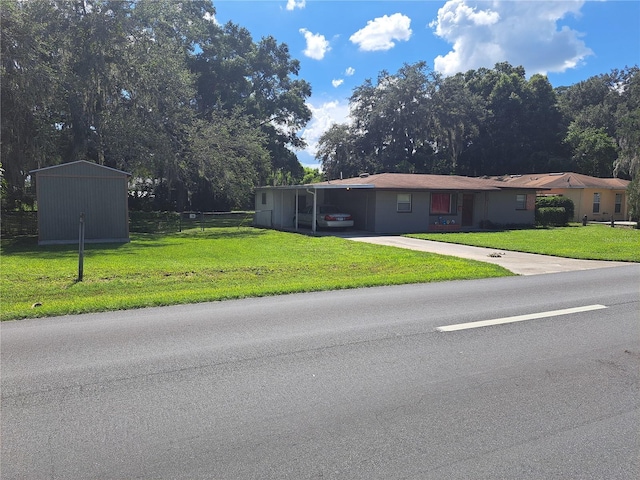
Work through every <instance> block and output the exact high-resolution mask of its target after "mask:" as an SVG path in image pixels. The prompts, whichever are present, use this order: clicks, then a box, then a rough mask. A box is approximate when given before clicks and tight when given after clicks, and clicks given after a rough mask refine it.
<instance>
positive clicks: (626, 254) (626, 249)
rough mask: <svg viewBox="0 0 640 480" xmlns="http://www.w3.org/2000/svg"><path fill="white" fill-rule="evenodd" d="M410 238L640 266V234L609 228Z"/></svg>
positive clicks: (534, 230)
mask: <svg viewBox="0 0 640 480" xmlns="http://www.w3.org/2000/svg"><path fill="white" fill-rule="evenodd" d="M408 236H410V237H414V238H421V239H425V240H436V241H440V242H449V243H459V244H462V245H472V246H476V247H489V248H499V249H501V250H513V251H518V252H528V253H540V254H545V255H553V256H556V257H568V258H580V259H588V260H610V261H622V262H640V230H633V229H629V228H611V227H609V226H605V225H588V226H586V227H583V226H581V225H580V226H577V225H575V226H569V227H556V228H536V229H530V230H505V231H499V232H471V233H433V234H415V235H408Z"/></svg>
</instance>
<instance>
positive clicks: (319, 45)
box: [299, 28, 331, 60]
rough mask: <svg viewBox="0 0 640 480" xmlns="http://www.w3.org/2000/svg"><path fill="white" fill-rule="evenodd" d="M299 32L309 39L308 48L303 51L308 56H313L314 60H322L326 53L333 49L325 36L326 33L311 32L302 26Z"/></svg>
mask: <svg viewBox="0 0 640 480" xmlns="http://www.w3.org/2000/svg"><path fill="white" fill-rule="evenodd" d="M299 32H300V33H301V34H303V35H304V38H305V40H306V41H307V48H306V49H305V50H304V52H303V53H304V54H305V55H306V56H307V57H309V58H313V59H314V60H322V59H323V58H324V56H325V54H326V53H327V52H328V51H329V50H331V48H330V47H329V41H328V40H327V39H326V38H324V35H320V34H319V33H311V32H310V31H309V30H307V29H306V28H301V29H300V30H299Z"/></svg>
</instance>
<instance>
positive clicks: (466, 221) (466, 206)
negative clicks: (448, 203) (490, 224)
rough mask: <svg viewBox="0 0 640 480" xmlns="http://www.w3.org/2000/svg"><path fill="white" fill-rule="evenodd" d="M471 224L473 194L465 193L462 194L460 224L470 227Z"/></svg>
mask: <svg viewBox="0 0 640 480" xmlns="http://www.w3.org/2000/svg"><path fill="white" fill-rule="evenodd" d="M472 225H473V194H471V193H465V194H464V195H462V226H463V227H470V226H472Z"/></svg>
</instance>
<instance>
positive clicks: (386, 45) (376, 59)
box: [213, 0, 640, 168]
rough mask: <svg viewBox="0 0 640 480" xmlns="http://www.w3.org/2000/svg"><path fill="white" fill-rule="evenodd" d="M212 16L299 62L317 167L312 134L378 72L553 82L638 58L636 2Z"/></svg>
mask: <svg viewBox="0 0 640 480" xmlns="http://www.w3.org/2000/svg"><path fill="white" fill-rule="evenodd" d="M213 4H214V6H215V8H216V18H215V21H217V22H218V23H221V24H224V23H226V22H228V21H231V22H233V23H236V24H238V25H241V26H243V27H245V28H247V29H248V30H249V31H250V32H251V34H252V35H253V37H254V39H255V40H256V41H257V40H259V39H260V38H261V37H264V36H268V35H271V36H273V37H275V39H276V40H277V41H278V42H279V43H286V44H287V45H288V46H289V51H290V54H291V56H292V57H293V58H296V59H298V60H300V64H301V68H300V75H299V78H303V79H305V80H307V81H308V82H309V83H310V84H311V87H312V96H311V98H310V99H309V100H308V104H309V107H310V108H311V110H312V112H313V118H312V120H311V121H310V122H309V124H308V125H307V127H306V128H305V130H304V131H303V132H302V135H303V137H304V138H305V140H306V141H307V143H308V147H307V148H306V149H305V150H303V151H298V152H296V153H297V155H298V159H299V160H300V162H301V163H302V164H303V165H305V166H310V167H314V168H315V167H318V166H319V164H318V162H317V161H316V160H315V158H314V155H315V148H316V145H317V141H318V138H319V137H320V135H321V134H322V133H323V132H324V131H325V130H326V129H327V128H329V126H330V125H331V124H332V123H335V122H345V121H348V114H349V109H348V99H349V96H350V95H351V93H352V91H353V89H354V88H355V87H357V86H359V85H361V84H362V83H363V82H364V81H365V79H367V78H371V79H372V80H375V79H376V78H377V76H378V73H379V72H380V71H381V70H387V71H388V72H390V73H395V72H397V70H398V69H399V68H400V67H401V66H402V65H403V64H404V63H415V62H417V61H420V60H424V61H425V62H427V64H428V65H429V66H430V67H431V68H432V69H434V70H436V71H439V72H441V73H443V74H445V75H449V74H455V73H457V72H461V71H462V72H464V71H467V70H470V69H476V68H479V67H487V68H493V66H494V65H495V64H496V63H498V62H502V61H507V62H509V63H511V64H512V65H523V66H524V67H525V70H526V73H527V76H531V75H533V74H534V73H542V74H546V75H547V76H548V78H549V81H550V82H551V84H552V85H553V86H554V87H558V86H562V85H572V84H574V83H577V82H580V81H582V80H586V79H587V78H589V77H591V76H594V75H598V74H601V73H608V72H610V71H611V70H612V69H614V68H618V69H620V68H624V67H625V66H633V65H638V64H640V1H638V0H626V1H625V0H619V1H582V0H572V1H543V0H531V1H516V0H509V1H505V0H494V1H472V0H439V1H433V0H411V1H404V0H396V1H391V0H351V1H342V0H221V1H216V0H214V1H213Z"/></svg>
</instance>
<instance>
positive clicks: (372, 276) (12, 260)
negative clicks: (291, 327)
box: [0, 227, 511, 320]
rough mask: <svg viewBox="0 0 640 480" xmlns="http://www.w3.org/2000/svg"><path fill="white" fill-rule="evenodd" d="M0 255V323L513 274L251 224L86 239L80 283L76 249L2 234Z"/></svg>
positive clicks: (479, 264) (480, 264) (491, 267)
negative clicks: (113, 240) (122, 240)
mask: <svg viewBox="0 0 640 480" xmlns="http://www.w3.org/2000/svg"><path fill="white" fill-rule="evenodd" d="M0 253H1V255H2V256H1V267H2V271H1V275H0V299H1V303H0V307H1V308H0V319H1V320H9V319H20V318H27V317H42V316H52V315H64V314H76V313H86V312H98V311H106V310H119V309H130V308H139V307H148V306H160V305H172V304H184V303H194V302H205V301H215V300H224V299H232V298H243V297H252V296H264V295H277V294H285V293H294V292H310V291H319V290H331V289H341V288H356V287H368V286H376V285H394V284H406V283H418V282H436V281H444V280H455V279H471V278H485V277H499V276H507V275H511V273H510V272H508V271H507V270H505V269H503V268H501V267H498V266H495V265H491V264H487V263H483V262H475V261H470V260H463V259H457V258H453V257H445V256H439V255H434V254H429V253H424V252H415V251H409V250H402V249H398V248H392V247H383V246H378V245H369V244H364V243H360V242H353V241H349V240H345V239H340V238H335V237H319V238H316V237H308V236H304V235H297V234H292V233H284V232H277V231H273V230H261V229H255V228H250V227H240V228H237V227H236V228H210V229H206V230H205V231H200V230H199V229H192V230H188V231H183V232H181V233H173V234H167V235H148V234H146V235H145V234H132V236H131V242H130V243H127V244H121V245H120V244H118V245H116V244H102V245H95V244H89V245H87V246H86V249H85V259H84V280H83V281H82V282H77V281H76V277H77V273H78V252H77V246H73V245H70V246H49V247H38V246H37V245H36V242H35V240H33V239H31V240H27V241H25V240H13V241H4V240H3V243H2V248H1V250H0ZM36 304H39V305H36ZM34 305H36V306H34Z"/></svg>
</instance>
